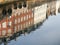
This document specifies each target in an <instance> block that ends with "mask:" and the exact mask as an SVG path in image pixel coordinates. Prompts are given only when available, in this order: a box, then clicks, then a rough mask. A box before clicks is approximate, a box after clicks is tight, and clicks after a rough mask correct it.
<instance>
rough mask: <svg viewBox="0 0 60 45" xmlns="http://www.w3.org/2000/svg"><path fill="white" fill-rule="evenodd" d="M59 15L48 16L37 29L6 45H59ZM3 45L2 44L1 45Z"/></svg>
mask: <svg viewBox="0 0 60 45" xmlns="http://www.w3.org/2000/svg"><path fill="white" fill-rule="evenodd" d="M59 19H60V14H59V13H58V14H57V15H52V16H49V17H48V19H46V20H45V21H44V22H43V23H42V24H41V25H40V26H39V27H38V28H37V29H35V30H30V31H28V32H26V33H25V34H22V35H21V36H19V37H17V39H16V41H15V39H14V40H11V41H9V42H7V44H8V45H60V21H59ZM1 45H4V44H1Z"/></svg>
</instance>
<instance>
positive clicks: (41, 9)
mask: <svg viewBox="0 0 60 45" xmlns="http://www.w3.org/2000/svg"><path fill="white" fill-rule="evenodd" d="M46 10H47V4H42V5H40V6H37V7H35V8H34V24H37V23H39V22H42V21H43V20H44V19H46Z"/></svg>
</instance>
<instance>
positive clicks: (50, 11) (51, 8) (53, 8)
mask: <svg viewBox="0 0 60 45" xmlns="http://www.w3.org/2000/svg"><path fill="white" fill-rule="evenodd" d="M59 3H60V1H52V2H48V3H47V8H44V9H46V12H45V13H46V18H45V19H44V21H45V20H46V19H48V16H50V15H56V14H57V13H58V12H60V5H59ZM42 5H44V4H42ZM45 13H44V14H45ZM44 21H42V22H40V23H38V24H37V26H36V27H34V26H32V27H31V28H30V29H25V30H23V31H20V32H18V33H15V34H14V35H13V36H11V37H10V38H7V40H6V39H5V38H3V39H0V45H1V44H2V43H4V45H7V44H8V43H9V42H10V41H11V40H15V41H16V40H17V37H20V36H22V34H24V35H25V34H26V33H27V34H30V33H31V32H32V31H35V30H36V29H37V28H40V26H42V25H43V23H44Z"/></svg>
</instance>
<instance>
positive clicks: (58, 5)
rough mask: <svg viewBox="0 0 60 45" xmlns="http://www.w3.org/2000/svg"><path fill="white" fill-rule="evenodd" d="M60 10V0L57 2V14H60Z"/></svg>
mask: <svg viewBox="0 0 60 45" xmlns="http://www.w3.org/2000/svg"><path fill="white" fill-rule="evenodd" d="M59 8H60V0H58V1H56V14H57V13H58V9H59Z"/></svg>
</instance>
